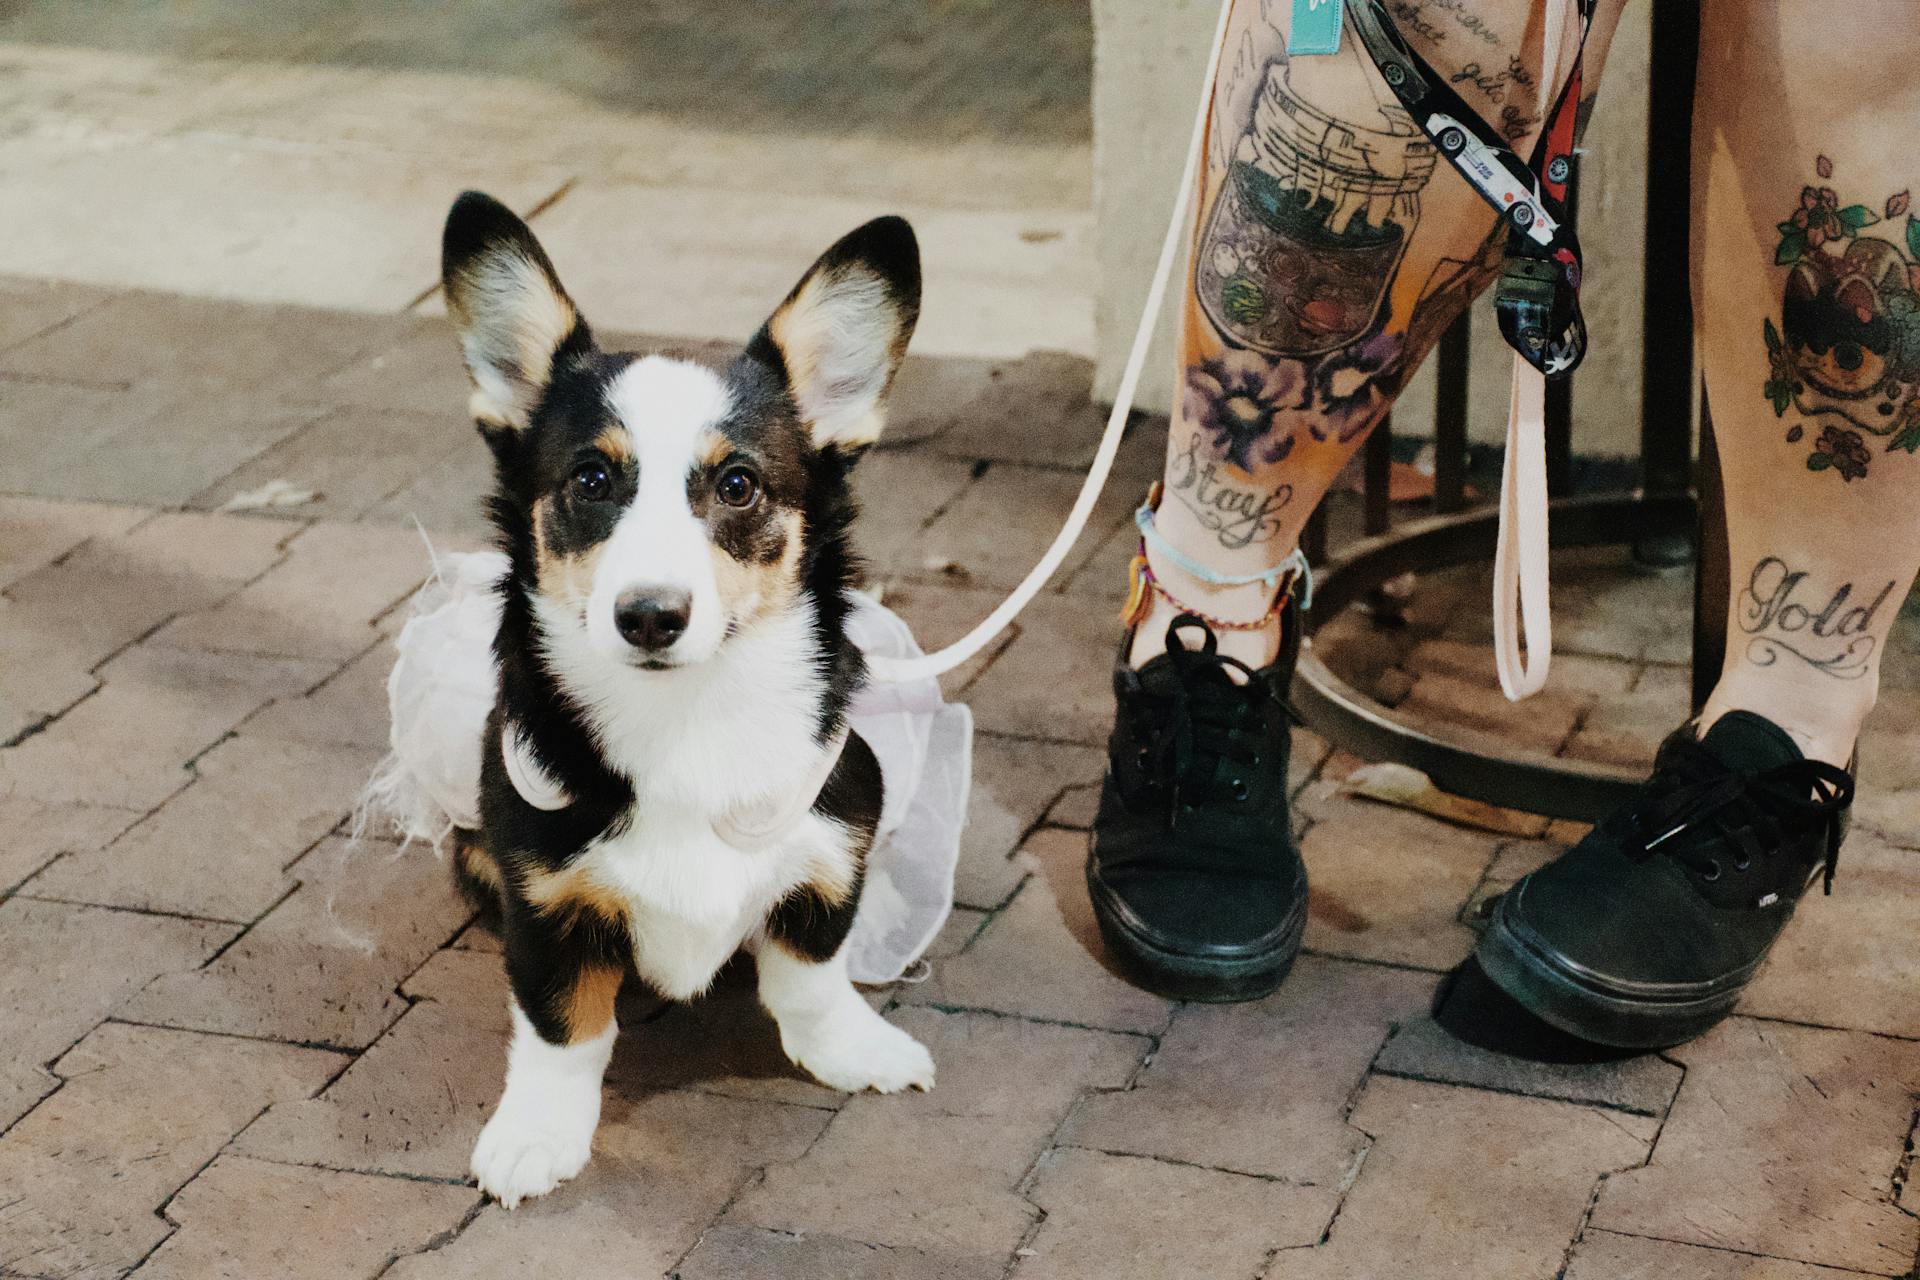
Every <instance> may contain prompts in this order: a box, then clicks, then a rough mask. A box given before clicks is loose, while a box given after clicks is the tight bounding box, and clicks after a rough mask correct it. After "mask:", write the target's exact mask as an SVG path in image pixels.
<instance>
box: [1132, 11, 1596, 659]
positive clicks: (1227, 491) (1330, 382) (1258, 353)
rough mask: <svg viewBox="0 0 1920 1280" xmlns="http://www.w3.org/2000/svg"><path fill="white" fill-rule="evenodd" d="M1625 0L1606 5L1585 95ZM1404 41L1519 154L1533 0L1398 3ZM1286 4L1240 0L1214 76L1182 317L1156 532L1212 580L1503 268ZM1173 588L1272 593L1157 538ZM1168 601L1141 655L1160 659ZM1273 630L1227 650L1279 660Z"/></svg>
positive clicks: (1341, 459)
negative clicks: (1300, 44)
mask: <svg viewBox="0 0 1920 1280" xmlns="http://www.w3.org/2000/svg"><path fill="white" fill-rule="evenodd" d="M1621 3H1622V0H1608V2H1607V3H1603V4H1602V5H1601V12H1600V14H1599V15H1598V18H1597V21H1596V24H1595V30H1594V33H1593V36H1592V38H1591V39H1590V41H1589V44H1588V53H1587V62H1586V70H1587V76H1586V81H1585V83H1586V86H1587V91H1588V93H1589V95H1591V93H1592V91H1593V89H1594V88H1595V87H1596V86H1597V85H1598V84H1599V78H1600V77H1599V70H1600V63H1601V61H1602V60H1603V58H1604V55H1605V49H1606V44H1607V41H1608V39H1609V38H1610V37H1611V35H1612V31H1613V27H1614V25H1615V23H1616V22H1617V21H1618V18H1619V11H1620V7H1621ZM1391 10H1392V16H1393V18H1394V21H1395V24H1396V25H1397V26H1398V28H1399V30H1400V32H1401V34H1402V36H1403V37H1404V38H1405V39H1407V40H1408V42H1409V43H1411V44H1412V45H1413V46H1414V47H1415V48H1416V49H1417V50H1418V51H1419V52H1420V53H1421V54H1422V56H1424V57H1426V58H1428V59H1429V60H1430V61H1431V63H1432V64H1433V65H1434V67H1435V68H1436V69H1437V70H1439V71H1440V72H1441V73H1442V74H1443V75H1444V76H1446V77H1447V78H1448V79H1449V80H1450V81H1451V82H1452V84H1453V86H1454V88H1455V89H1456V90H1457V91H1458V92H1459V93H1460V94H1461V95H1462V96H1463V97H1464V98H1465V99H1466V100H1467V102H1468V103H1469V104H1470V105H1471V106H1473V107H1474V108H1476V109H1477V110H1478V111H1479V112H1480V113H1481V115H1482V117H1483V118H1485V119H1486V120H1488V121H1489V122H1490V123H1493V124H1494V125H1495V127H1497V128H1499V129H1500V130H1501V131H1502V132H1503V133H1504V134H1505V135H1506V137H1507V138H1508V139H1509V140H1510V142H1511V144H1512V145H1513V146H1514V148H1515V150H1516V151H1518V152H1519V153H1520V154H1522V155H1525V154H1527V152H1528V151H1529V150H1530V148H1531V147H1532V145H1533V143H1534V140H1535V138H1536V137H1537V136H1538V132H1539V129H1540V127H1541V119H1540V117H1541V114H1542V112H1541V110H1540V108H1539V105H1538V104H1539V101H1540V99H1541V97H1542V94H1541V91H1540V86H1539V82H1538V76H1539V72H1540V66H1541V62H1542V58H1541V42H1542V39H1543V38H1544V27H1545V21H1544V15H1543V13H1542V12H1541V7H1540V6H1539V5H1536V4H1533V3H1530V0H1468V2H1467V3H1462V4H1448V5H1445V6H1442V5H1435V4H1424V3H1417V2H1409V3H1398V4H1394V5H1393V6H1391ZM1290 12H1291V7H1290V6H1289V5H1288V4H1285V3H1280V2H1278V0H1265V2H1264V3H1262V2H1260V0H1240V3H1238V4H1236V5H1235V9H1234V14H1233V18H1232V21H1231V23H1230V25H1229V27H1228V34H1227V46H1226V50H1225V53H1224V55H1223V57H1222V59H1221V71H1220V76H1219V79H1218V80H1217V81H1216V83H1215V87H1214V103H1213V119H1212V123H1211V125H1210V131H1209V136H1208V143H1207V154H1206V165H1205V170H1204V177H1203V184H1202V188H1201V191H1200V192H1199V197H1200V198H1199V199H1198V200H1197V201H1196V206H1195V207H1196V224H1195V228H1194V254H1193V260H1192V264H1191V265H1192V268H1193V270H1192V274H1191V275H1190V276H1189V277H1188V278H1187V280H1186V286H1187V287H1186V290H1185V293H1184V307H1183V311H1182V315H1181V326H1180V352H1179V369H1178V383H1177V390H1176V402H1175V407H1174V415H1173V424H1172V429H1171V431H1170V432H1169V437H1168V448H1167V467H1166V472H1165V477H1164V481H1163V487H1164V497H1163V500H1162V502H1161V504H1160V508H1159V511H1158V514H1157V519H1156V524H1157V527H1158V528H1159V530H1160V533H1161V534H1162V535H1163V536H1164V537H1165V538H1166V539H1167V541H1168V542H1170V543H1171V544H1172V545H1173V546H1174V547H1175V548H1177V549H1178V550H1179V551H1180V552H1182V553H1183V554H1184V555H1186V556H1188V557H1190V558H1191V559H1192V560H1194V561H1197V562H1199V563H1200V564H1202V565H1204V566H1205V567H1206V568H1207V569H1208V570H1210V571H1211V572H1212V573H1214V574H1217V575H1221V576H1227V577H1239V576H1245V575H1249V574H1258V573H1261V572H1265V571H1268V570H1271V569H1273V568H1275V567H1276V566H1278V565H1280V564H1281V563H1282V562H1283V561H1285V560H1286V558H1287V557H1288V555H1289V554H1291V553H1292V551H1293V550H1294V548H1295V547H1296V546H1298V544H1299V538H1300V532H1301V529H1302V528H1303V527H1304V526H1305V524H1306V522H1307V518H1308V516H1310V515H1311V514H1312V512H1313V509H1314V508H1315V507H1316V506H1318V505H1319V503H1320V500H1321V499H1322V497H1324V496H1325V494H1326V492H1327V489H1328V487H1329V486H1330V485H1331V484H1332V482H1333V480H1334V478H1335V477H1336V476H1337V475H1338V474H1339V473H1340V470H1341V468H1342V467H1344V466H1345V465H1346V462H1347V459H1348V458H1349V457H1351V456H1352V454H1353V451H1354V450H1355V449H1356V448H1358V447H1359V445H1360V443H1361V441H1362V440H1364V439H1365V437H1366V435H1367V432H1368V431H1369V430H1371V429H1372V427H1373V426H1374V424H1375V423H1377V422H1378V421H1379V420H1380V418H1381V417H1382V416H1383V415H1384V414H1385V413H1386V411H1387V409H1388V407H1389V406H1390V405H1391V404H1392V402H1393V398H1394V396H1395V395H1396V394H1398V392H1399V390H1400V388H1401V386H1402V385H1404V383H1405V382H1406V380H1407V378H1408V377H1410V376H1411V375H1412V373H1413V371H1414V369H1415V368H1417V367H1418V365H1419V362H1420V360H1421V359H1422V358H1423V357H1424V356H1425V355H1426V353H1427V351H1428V350H1429V349H1430V348H1431V347H1432V346H1433V344H1434V343H1435V342H1436V341H1437V340H1438V339H1439V336H1440V334H1441V332H1442V331H1443V330H1445V329H1446V327H1447V326H1448V325H1449V324H1450V323H1452V321H1453V320H1454V319H1455V317H1457V316H1458V315H1459V314H1460V312H1461V311H1462V310H1463V309H1464V308H1465V307H1466V306H1467V304H1468V303H1469V302H1471V301H1472V300H1473V298H1474V297H1475V296H1476V295H1478V294H1479V293H1480V291H1481V290H1482V289H1484V288H1485V287H1486V285H1487V284H1488V283H1490V282H1491V281H1492V280H1493V278H1494V277H1495V276H1496V275H1497V274H1498V272H1499V265H1500V254H1501V250H1502V248H1503V246H1504V232H1501V233H1497V234H1490V233H1493V232H1494V214H1493V212H1492V211H1491V210H1490V209H1488V208H1487V206H1486V205H1485V204H1484V203H1483V202H1482V201H1481V199H1480V198H1479V196H1477V195H1476V194H1475V193H1474V192H1473V191H1472V190H1471V189H1470V188H1469V187H1468V186H1467V184H1466V183H1465V182H1464V181H1463V180H1461V178H1460V177H1459V175H1457V174H1455V173H1453V172H1452V171H1451V170H1450V169H1449V168H1448V166H1447V165H1446V164H1445V163H1444V162H1441V161H1439V158H1438V156H1437V155H1436V153H1435V151H1434V148H1433V147H1432V145H1431V144H1430V143H1429V142H1428V140H1427V139H1426V137H1425V136H1424V135H1423V134H1422V133H1421V132H1420V131H1419V130H1418V129H1417V128H1416V127H1415V126H1414V124H1413V122H1412V121H1411V120H1410V119H1409V118H1408V117H1407V115H1406V113H1405V112H1404V111H1402V110H1401V109H1400V107H1399V104H1398V103H1397V101H1396V100H1395V99H1394V97H1393V94H1392V92H1391V91H1390V90H1389V89H1388V88H1387V87H1386V84H1385V82H1384V81H1382V80H1381V79H1380V76H1379V73H1378V72H1377V71H1376V70H1375V69H1374V66H1373V63H1372V61H1371V60H1370V59H1369V58H1368V57H1367V55H1366V51H1365V49H1364V48H1363V47H1361V45H1360V44H1359V42H1358V40H1356V39H1355V38H1354V37H1353V36H1352V34H1351V32H1349V33H1348V35H1347V38H1346V39H1345V40H1344V41H1343V42H1342V48H1341V50H1340V52H1339V53H1337V54H1332V55H1312V56H1299V57H1294V58H1291V59H1289V58H1288V56H1287V54H1286V52H1285V48H1286V28H1287V26H1288V24H1289V22H1290ZM1149 562H1150V564H1151V566H1152V570H1153V573H1154V576H1155V577H1156V578H1157V579H1158V580H1159V581H1160V582H1161V583H1162V584H1163V585H1164V586H1165V587H1166V588H1167V590H1168V592H1169V593H1170V594H1171V595H1172V596H1174V597H1175V598H1177V599H1178V600H1180V601H1182V602H1184V603H1186V604H1189V605H1192V606H1194V607H1195V608H1196V609H1198V610H1200V611H1201V612H1203V613H1206V614H1209V615H1212V616H1214V617H1217V618H1223V619H1227V620H1235V621H1250V620H1252V619H1257V618H1259V617H1260V616H1261V615H1262V614H1263V613H1264V612H1265V611H1266V608H1267V605H1268V603H1269V601H1270V599H1271V597H1272V594H1273V593H1272V591H1271V590H1270V589H1269V588H1268V587H1267V586H1266V585H1264V584H1261V583H1253V584H1249V585H1242V586H1232V587H1220V586H1216V585H1212V584H1210V583H1208V582H1207V581H1204V580H1202V579H1200V578H1198V577H1196V576H1195V575H1193V574H1190V573H1187V572H1184V571H1183V570H1182V569H1181V567H1180V566H1179V565H1178V564H1177V563H1174V562H1171V561H1170V558H1169V557H1166V556H1163V555H1161V554H1159V553H1158V552H1157V551H1155V550H1153V549H1152V548H1150V549H1149ZM1177 612H1178V610H1177V609H1176V608H1175V606H1174V605H1173V604H1172V603H1170V602H1169V601H1168V600H1166V599H1164V598H1159V597H1156V598H1155V599H1154V600H1153V604H1152V610H1151V612H1150V613H1149V614H1148V615H1147V617H1146V618H1145V620H1144V621H1143V623H1142V624H1141V625H1140V626H1139V628H1138V629H1137V631H1136V632H1135V637H1134V641H1133V649H1132V657H1133V660H1134V662H1135V664H1136V665H1137V664H1139V663H1143V662H1145V661H1147V660H1148V659H1150V658H1152V657H1153V656H1154V655H1155V654H1157V653H1159V652H1161V651H1162V649H1163V647H1164V643H1165V635H1166V627H1167V624H1168V623H1169V622H1170V621H1172V619H1173V618H1174V617H1175V616H1176V614H1177ZM1278 643H1279V639H1278V621H1277V620H1273V621H1271V622H1270V623H1269V625H1268V626H1266V627H1265V628H1263V629H1261V630H1257V631H1231V630H1230V631H1224V632H1222V633H1221V635H1220V646H1221V650H1222V651H1223V652H1225V653H1228V654H1230V655H1232V656H1234V657H1238V658H1240V659H1242V660H1243V661H1246V662H1248V663H1249V664H1250V665H1253V666H1256V667H1258V666H1262V665H1264V664H1265V663H1267V662H1269V661H1271V660H1272V658H1273V656H1274V653H1275V651H1276V649H1277V647H1278Z"/></svg>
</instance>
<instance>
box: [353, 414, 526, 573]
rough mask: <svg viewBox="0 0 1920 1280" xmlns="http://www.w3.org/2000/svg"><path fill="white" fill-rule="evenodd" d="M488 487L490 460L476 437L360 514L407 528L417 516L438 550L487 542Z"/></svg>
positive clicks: (490, 486)
mask: <svg viewBox="0 0 1920 1280" xmlns="http://www.w3.org/2000/svg"><path fill="white" fill-rule="evenodd" d="M492 491H493V462H492V460H491V457H490V455H489V454H488V453H487V450H486V448H485V447H484V446H483V445H481V443H480V442H479V441H478V440H477V439H476V440H475V441H474V442H473V444H472V445H471V447H468V448H462V449H455V450H453V451H452V452H451V453H449V454H447V456H446V457H444V458H442V459H441V460H440V461H438V462H436V463H434V464H433V465H432V466H430V467H428V468H426V469H425V470H424V471H422V472H421V473H420V474H419V476H418V477H416V478H415V479H414V481H413V483H411V484H409V485H408V486H407V487H406V488H404V489H402V490H400V491H399V492H398V493H395V494H393V495H391V496H389V497H387V498H385V499H383V500H382V501H381V502H380V503H378V504H377V505H376V506H374V507H373V509H372V510H370V511H369V512H368V513H367V515H366V519H367V520H368V521H369V522H375V521H378V522H381V523H385V524H404V525H406V526H407V527H408V528H409V529H411V528H413V527H414V522H415V521H418V522H419V525H420V527H421V528H423V529H425V530H427V532H429V533H431V534H432V535H433V543H434V546H435V548H436V549H440V550H447V549H452V550H460V549H461V545H460V544H463V543H466V544H473V545H475V546H490V545H492V543H493V541H494V536H495V535H494V531H493V526H492V525H490V524H489V523H488V522H487V517H486V510H485V503H486V498H487V495H488V494H489V493H491V492H492Z"/></svg>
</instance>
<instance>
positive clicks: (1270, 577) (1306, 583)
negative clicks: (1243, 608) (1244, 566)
mask: <svg viewBox="0 0 1920 1280" xmlns="http://www.w3.org/2000/svg"><path fill="white" fill-rule="evenodd" d="M1161 493H1162V488H1161V484H1160V482H1159V481H1158V480H1156V481H1154V482H1153V484H1152V485H1151V486H1150V487H1149V488H1148V490H1147V500H1146V501H1145V502H1143V503H1141V504H1140V507H1139V509H1138V510H1136V511H1135V512H1134V513H1133V522H1134V524H1135V525H1136V526H1138V527H1139V530H1140V548H1139V550H1138V551H1136V552H1135V553H1134V556H1133V560H1132V561H1131V562H1130V563H1129V565H1128V566H1127V576H1128V583H1127V603H1126V605H1125V607H1124V608H1122V609H1121V611H1120V619H1121V621H1122V622H1124V623H1126V625H1127V626H1129V627H1132V626H1137V625H1139V623H1140V622H1141V620H1142V619H1144V618H1145V617H1146V616H1147V610H1148V607H1149V605H1150V602H1151V599H1152V597H1153V596H1159V597H1160V598H1161V599H1162V600H1165V601H1166V602H1167V603H1168V604H1170V605H1172V606H1173V607H1174V608H1176V609H1178V610H1179V611H1180V612H1182V613H1190V614H1192V615H1193V616H1194V617H1196V618H1198V619H1200V620H1201V621H1202V622H1204V623H1206V624H1207V625H1208V626H1210V627H1213V628H1214V629H1215V630H1225V631H1258V630H1259V629H1260V628H1262V627H1264V626H1266V625H1267V623H1268V622H1269V621H1271V620H1272V619H1273V617H1274V615H1275V614H1277V613H1279V612H1280V611H1281V609H1283V608H1284V607H1285V606H1286V603H1287V600H1288V598H1289V597H1291V596H1293V595H1294V594H1295V593H1296V592H1297V593H1298V594H1299V597H1300V607H1301V608H1303V609H1305V608H1309V607H1311V606H1312V604H1313V569H1312V567H1311V566H1310V565H1308V563H1307V557H1306V554H1305V553H1304V552H1303V551H1301V550H1300V548H1298V547H1295V548H1294V549H1293V553H1292V554H1291V555H1289V556H1288V557H1287V558H1286V559H1284V560H1282V561H1281V562H1280V563H1279V564H1277V565H1275V566H1274V567H1273V568H1271V569H1267V570H1264V571H1262V572H1260V573H1248V574H1224V573H1219V572H1217V571H1215V570H1213V569H1210V568H1208V567H1207V566H1206V565H1204V564H1201V563H1200V562H1199V561H1198V560H1195V559H1194V558H1193V557H1192V556H1189V555H1188V554H1187V553H1186V552H1184V551H1182V550H1180V548H1178V547H1176V546H1174V545H1173V544H1172V543H1171V542H1168V541H1167V539H1166V537H1165V535H1163V534H1162V533H1161V532H1160V530H1159V529H1158V528H1157V527H1156V526H1155V524H1154V519H1153V513H1154V510H1155V509H1156V508H1157V507H1158V506H1159V505H1160V497H1161ZM1149 545H1151V546H1152V547H1153V549H1154V550H1155V551H1157V552H1159V553H1160V554H1161V555H1162V556H1164V557H1166V559H1167V560H1168V561H1170V562H1171V563H1172V564H1173V565H1174V567H1175V568H1177V569H1179V570H1180V571H1181V572H1182V573H1185V574H1187V575H1188V576H1190V577H1192V578H1195V579H1198V580H1199V581H1201V582H1204V583H1206V584H1207V585H1208V586H1214V587H1247V586H1252V585H1253V584H1254V583H1256V582H1259V583H1265V584H1266V585H1267V586H1268V587H1270V588H1271V589H1272V591H1273V597H1272V600H1271V602H1270V603H1269V604H1268V605H1267V609H1266V612H1265V613H1262V614H1261V615H1260V616H1259V617H1258V618H1255V619H1253V620H1252V621H1251V622H1236V621H1233V620H1231V619H1227V618H1216V617H1214V616H1213V615H1211V614H1209V613H1206V612H1204V611H1203V610H1200V609H1196V608H1194V607H1193V606H1192V605H1190V604H1188V603H1187V602H1186V601H1184V600H1181V599H1180V598H1179V597H1177V596H1175V595H1174V594H1173V593H1172V592H1170V591H1168V590H1167V588H1166V586H1165V584H1163V583H1162V582H1161V581H1160V579H1159V578H1157V577H1155V576H1154V573H1153V566H1152V565H1151V564H1150V563H1149V562H1148V560H1147V547H1148V546H1149Z"/></svg>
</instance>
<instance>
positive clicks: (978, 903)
mask: <svg viewBox="0 0 1920 1280" xmlns="http://www.w3.org/2000/svg"><path fill="white" fill-rule="evenodd" d="M1105 769H1106V756H1105V754H1104V753H1102V752H1100V751H1096V750H1093V749H1091V748H1088V747H1081V746H1072V745H1067V744H1063V743H1052V742H1032V741H1028V740H1025V739H1020V738H1005V737H1000V736H999V735H997V734H990V733H977V734H975V735H974V738H973V791H972V794H971V795H970V796H969V797H968V801H967V825H966V826H965V827H964V828H962V829H961V832H960V865H959V867H958V868H957V870H956V872H955V885H954V898H955V900H956V901H958V902H960V903H961V904H963V905H965V906H972V907H983V908H993V907H997V906H999V905H1000V904H1001V903H1003V902H1005V901H1006V900H1007V895H1008V894H1010V893H1012V892H1013V890H1014V888H1015V887H1016V886H1018V885H1019V883H1020V881H1021V880H1022V879H1023V878H1024V877H1025V876H1026V874H1027V871H1028V870H1029V869H1030V865H1031V864H1029V863H1028V862H1026V861H1024V860H1021V859H1016V858H1015V857H1014V856H1013V854H1014V851H1015V850H1016V849H1017V848H1019V846H1020V842H1021V841H1022V840H1023V839H1024V838H1025V837H1026V835H1027V833H1028V832H1029V831H1031V830H1033V828H1034V827H1035V826H1036V825H1038V824H1039V822H1040V820H1041V818H1042V816H1043V815H1045V814H1046V813H1047V811H1048V807H1049V806H1050V805H1051V804H1052V803H1053V801H1054V799H1055V797H1057V796H1059V795H1060V794H1061V793H1062V791H1064V790H1066V789H1067V788H1068V787H1070V786H1072V785H1073V784H1076V783H1080V784H1087V783H1091V782H1094V781H1096V780H1097V779H1098V778H1099V777H1100V775H1101V774H1102V773H1103V772H1104V771H1105Z"/></svg>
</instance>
